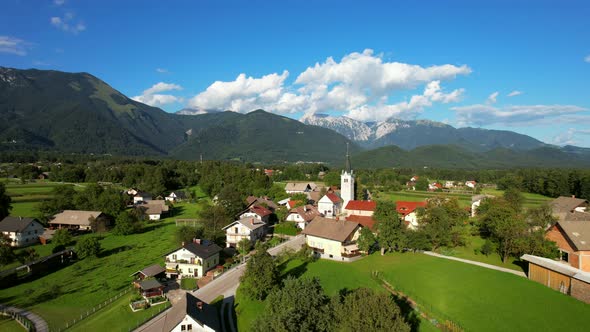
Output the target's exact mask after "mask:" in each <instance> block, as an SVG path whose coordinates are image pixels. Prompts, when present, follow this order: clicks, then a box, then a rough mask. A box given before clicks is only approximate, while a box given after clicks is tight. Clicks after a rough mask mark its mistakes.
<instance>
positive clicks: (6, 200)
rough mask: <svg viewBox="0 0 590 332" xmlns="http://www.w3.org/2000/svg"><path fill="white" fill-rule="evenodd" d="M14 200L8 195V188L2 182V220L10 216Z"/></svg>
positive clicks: (0, 214) (0, 210)
mask: <svg viewBox="0 0 590 332" xmlns="http://www.w3.org/2000/svg"><path fill="white" fill-rule="evenodd" d="M11 202H12V199H11V198H10V196H8V195H7V194H6V187H5V186H4V183H2V182H0V220H2V219H4V218H5V217H6V216H8V215H9V214H10V210H11V209H12V205H11V204H10V203H11Z"/></svg>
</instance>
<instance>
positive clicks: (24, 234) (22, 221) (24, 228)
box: [0, 216, 44, 247]
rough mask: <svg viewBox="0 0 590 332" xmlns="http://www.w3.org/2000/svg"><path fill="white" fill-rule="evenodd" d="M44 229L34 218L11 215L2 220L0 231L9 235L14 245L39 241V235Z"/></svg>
mask: <svg viewBox="0 0 590 332" xmlns="http://www.w3.org/2000/svg"><path fill="white" fill-rule="evenodd" d="M43 231H44V230H43V226H42V225H41V224H40V223H39V222H38V221H37V220H36V219H33V218H22V217H10V216H9V217H6V218H4V219H2V221H0V232H2V234H4V235H6V236H8V238H9V239H10V246H12V247H24V246H28V245H31V244H35V243H39V236H41V234H43Z"/></svg>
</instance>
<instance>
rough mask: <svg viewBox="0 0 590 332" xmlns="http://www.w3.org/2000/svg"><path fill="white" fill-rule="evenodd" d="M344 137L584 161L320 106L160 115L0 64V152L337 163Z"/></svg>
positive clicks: (404, 146) (475, 163) (500, 134)
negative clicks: (316, 110)
mask: <svg viewBox="0 0 590 332" xmlns="http://www.w3.org/2000/svg"><path fill="white" fill-rule="evenodd" d="M347 144H348V145H349V146H350V152H351V155H353V156H354V157H353V162H354V163H355V165H357V166H358V167H424V166H428V167H447V168H451V167H452V168H480V167H487V168H491V167H493V168H495V167H498V168H502V167H515V166H523V167H533V166H534V167H543V166H545V167H589V166H590V149H586V148H578V147H573V146H566V147H563V148H559V147H556V146H551V145H547V144H545V143H543V142H541V141H538V140H536V139H534V138H532V137H529V136H526V135H522V134H518V133H514V132H510V131H499V130H485V129H479V128H454V127H452V126H449V125H447V124H443V123H440V122H434V121H428V120H416V121H405V120H399V119H389V120H387V121H383V122H369V123H363V122H360V121H356V120H353V119H350V118H346V117H332V116H327V115H321V114H316V115H307V116H304V117H303V118H302V119H301V121H297V120H294V119H291V118H287V117H283V116H279V115H275V114H272V113H268V112H265V111H263V110H256V111H254V112H250V113H248V114H241V113H235V112H231V111H224V112H220V111H215V110H203V109H183V110H181V111H179V112H176V113H167V112H164V111H163V110H161V109H159V108H156V107H151V106H148V105H145V104H142V103H140V102H137V101H134V100H132V99H130V98H128V97H127V96H125V95H123V94H122V93H120V92H119V91H117V90H115V89H114V88H112V87H111V86H109V85H108V84H107V83H105V82H103V81H102V80H100V79H98V78H97V77H95V76H93V75H91V74H88V73H65V72H60V71H53V70H36V69H30V70H20V69H13V68H4V67H0V152H1V151H23V150H24V151H30V150H45V151H56V152H66V153H84V154H89V153H94V154H117V155H134V156H154V157H170V158H176V159H189V160H197V159H199V158H200V157H201V156H202V157H203V158H204V159H223V160H241V161H248V162H263V163H282V162H295V161H307V162H327V163H333V164H340V163H342V162H343V159H344V154H345V151H346V145H347ZM370 149H373V150H370Z"/></svg>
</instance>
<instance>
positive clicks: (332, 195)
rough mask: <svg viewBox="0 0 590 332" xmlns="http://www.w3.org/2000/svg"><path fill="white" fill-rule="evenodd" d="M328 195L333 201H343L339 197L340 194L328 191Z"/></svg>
mask: <svg viewBox="0 0 590 332" xmlns="http://www.w3.org/2000/svg"><path fill="white" fill-rule="evenodd" d="M326 196H328V198H329V199H330V200H331V201H332V203H339V202H340V201H341V200H340V197H338V195H336V194H332V193H328V194H326Z"/></svg>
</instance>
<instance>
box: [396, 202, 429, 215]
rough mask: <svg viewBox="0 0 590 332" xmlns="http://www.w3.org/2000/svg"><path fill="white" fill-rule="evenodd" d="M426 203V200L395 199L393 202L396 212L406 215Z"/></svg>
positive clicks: (424, 205) (423, 206)
mask: <svg viewBox="0 0 590 332" xmlns="http://www.w3.org/2000/svg"><path fill="white" fill-rule="evenodd" d="M426 204H427V203H426V202H408V201H397V202H395V210H396V211H397V213H399V214H401V215H403V216H406V215H408V214H410V213H412V212H414V211H415V210H416V209H417V208H419V207H422V208H425V207H426Z"/></svg>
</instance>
